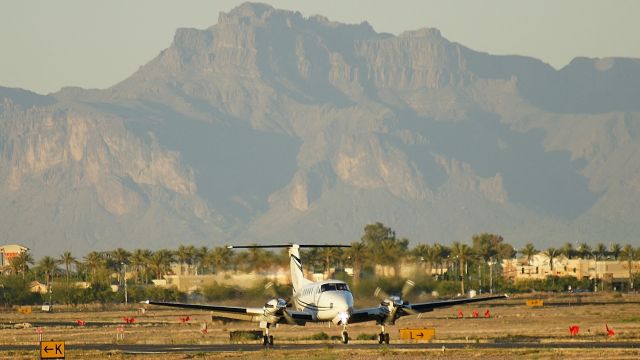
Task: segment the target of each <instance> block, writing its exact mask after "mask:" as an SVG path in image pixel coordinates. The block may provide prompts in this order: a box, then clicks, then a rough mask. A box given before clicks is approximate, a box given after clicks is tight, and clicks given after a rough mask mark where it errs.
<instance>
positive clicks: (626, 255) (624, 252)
mask: <svg viewBox="0 0 640 360" xmlns="http://www.w3.org/2000/svg"><path fill="white" fill-rule="evenodd" d="M519 252H520V253H521V254H522V255H523V256H524V257H526V259H527V261H528V262H529V263H531V260H532V259H533V257H534V256H535V255H537V254H543V255H545V256H546V257H548V258H549V260H550V261H549V264H550V267H551V269H552V270H553V261H551V260H553V259H555V258H557V257H558V256H561V255H562V256H565V257H566V258H568V259H577V258H579V259H593V260H607V259H608V260H625V261H634V260H638V259H639V258H640V248H638V249H636V248H634V247H633V246H632V245H630V244H627V245H624V247H623V246H621V245H620V244H617V243H612V244H611V245H609V246H608V247H607V246H606V245H604V244H603V243H598V244H596V246H595V247H593V248H591V246H589V245H588V244H586V243H583V244H580V245H578V247H577V248H574V246H573V244H571V243H570V242H567V243H566V244H564V246H563V247H561V248H556V247H549V248H547V249H545V250H538V249H536V247H535V245H533V244H532V243H528V244H526V245H525V246H524V247H523V248H522V250H520V251H519Z"/></svg>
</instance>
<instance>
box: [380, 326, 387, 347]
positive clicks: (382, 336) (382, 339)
mask: <svg viewBox="0 0 640 360" xmlns="http://www.w3.org/2000/svg"><path fill="white" fill-rule="evenodd" d="M381 327H382V328H381V330H380V333H379V334H378V344H383V343H384V344H389V333H388V332H384V325H381Z"/></svg>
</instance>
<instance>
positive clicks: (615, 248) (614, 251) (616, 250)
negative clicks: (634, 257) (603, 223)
mask: <svg viewBox="0 0 640 360" xmlns="http://www.w3.org/2000/svg"><path fill="white" fill-rule="evenodd" d="M621 251H622V247H621V246H620V244H618V243H612V244H611V245H610V246H609V252H610V253H611V255H613V258H614V259H615V260H618V258H619V257H620V252H621Z"/></svg>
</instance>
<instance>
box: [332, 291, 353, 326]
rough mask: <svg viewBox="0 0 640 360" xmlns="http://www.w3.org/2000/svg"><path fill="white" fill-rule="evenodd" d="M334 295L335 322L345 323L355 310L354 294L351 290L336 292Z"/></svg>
mask: <svg viewBox="0 0 640 360" xmlns="http://www.w3.org/2000/svg"><path fill="white" fill-rule="evenodd" d="M335 295H336V296H334V297H333V299H332V300H333V310H334V311H335V312H334V314H336V315H335V317H334V318H333V323H334V324H345V323H347V322H348V320H349V317H350V316H351V313H352V312H353V295H351V293H350V292H344V293H340V294H335Z"/></svg>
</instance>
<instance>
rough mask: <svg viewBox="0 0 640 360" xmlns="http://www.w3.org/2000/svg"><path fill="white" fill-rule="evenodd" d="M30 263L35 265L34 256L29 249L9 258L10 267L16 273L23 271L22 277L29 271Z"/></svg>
mask: <svg viewBox="0 0 640 360" xmlns="http://www.w3.org/2000/svg"><path fill="white" fill-rule="evenodd" d="M29 264H31V265H33V256H31V254H30V253H29V252H27V251H25V252H21V253H20V254H18V255H16V256H14V257H13V258H12V259H11V260H9V268H10V269H11V271H12V272H13V273H14V274H19V273H22V279H24V275H25V274H26V272H27V271H29Z"/></svg>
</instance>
